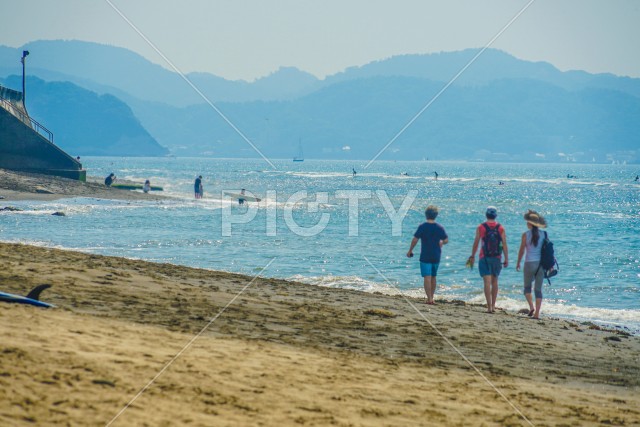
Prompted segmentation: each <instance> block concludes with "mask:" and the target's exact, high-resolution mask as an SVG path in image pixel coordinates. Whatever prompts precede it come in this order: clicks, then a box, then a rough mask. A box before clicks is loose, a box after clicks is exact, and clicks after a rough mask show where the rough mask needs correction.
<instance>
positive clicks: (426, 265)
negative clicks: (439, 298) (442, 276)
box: [420, 261, 440, 277]
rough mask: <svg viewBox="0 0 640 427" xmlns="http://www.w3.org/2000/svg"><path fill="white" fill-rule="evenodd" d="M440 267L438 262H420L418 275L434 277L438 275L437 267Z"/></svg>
mask: <svg viewBox="0 0 640 427" xmlns="http://www.w3.org/2000/svg"><path fill="white" fill-rule="evenodd" d="M439 265H440V263H439V262H434V263H432V262H422V261H420V273H421V274H422V277H425V276H432V277H436V276H437V275H438V266H439Z"/></svg>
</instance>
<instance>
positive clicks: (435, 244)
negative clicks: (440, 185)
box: [407, 205, 449, 305]
mask: <svg viewBox="0 0 640 427" xmlns="http://www.w3.org/2000/svg"><path fill="white" fill-rule="evenodd" d="M424 214H425V216H426V217H427V222H425V223H422V224H420V226H419V227H418V230H416V232H415V234H414V235H413V240H412V241H411V246H410V247H409V252H407V257H409V258H411V257H413V248H415V246H416V244H417V243H418V240H420V241H421V242H422V244H421V250H420V273H421V275H422V277H423V280H424V292H425V293H426V294H427V301H426V303H427V304H430V305H433V304H435V302H434V300H433V295H434V294H435V292H436V276H437V275H438V267H439V265H440V257H441V255H442V246H444V245H446V244H447V243H449V236H447V232H446V231H445V230H444V227H442V226H441V225H440V224H436V217H437V216H438V207H437V206H434V205H429V206H427V210H426V211H425V212H424Z"/></svg>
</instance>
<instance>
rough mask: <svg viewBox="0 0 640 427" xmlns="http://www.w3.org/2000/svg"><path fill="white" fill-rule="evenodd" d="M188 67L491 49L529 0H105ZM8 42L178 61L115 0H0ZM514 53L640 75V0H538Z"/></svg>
mask: <svg viewBox="0 0 640 427" xmlns="http://www.w3.org/2000/svg"><path fill="white" fill-rule="evenodd" d="M109 1H111V2H112V3H113V4H114V5H115V6H116V7H117V8H118V9H120V10H121V11H122V13H123V14H124V15H125V16H126V17H127V18H128V19H129V20H130V21H131V22H132V23H133V24H135V25H136V26H137V27H138V28H139V30H140V31H141V32H142V33H143V34H144V35H145V36H146V37H147V38H148V39H149V40H151V41H152V42H153V43H154V44H155V45H156V46H157V47H158V49H159V50H160V51H162V53H163V54H164V55H165V56H166V57H167V58H169V59H170V60H171V61H172V62H173V63H174V64H175V65H176V66H177V67H178V68H179V69H181V70H182V71H184V72H192V71H206V72H210V73H213V74H216V75H219V76H222V77H225V78H228V79H244V80H253V79H255V78H257V77H261V76H264V75H267V74H269V73H270V72H272V71H275V70H277V69H278V68H279V67H280V66H295V67H298V68H299V69H301V70H304V71H307V72H310V73H312V74H314V75H316V76H318V77H324V76H326V75H328V74H333V73H336V72H338V71H341V70H343V69H345V68H346V67H349V66H353V65H362V64H365V63H367V62H370V61H373V60H377V59H384V58H388V57H390V56H393V55H398V54H406V53H430V52H440V51H451V50H461V49H465V48H469V47H483V46H485V45H486V44H487V43H488V42H489V40H491V39H492V38H493V37H494V36H495V35H496V34H497V33H498V31H500V29H502V27H503V26H504V25H505V24H506V23H507V22H509V21H510V20H511V18H513V17H514V16H515V15H516V14H517V13H518V12H519V11H520V10H521V9H522V8H523V7H524V6H525V5H526V4H527V3H528V0H486V1H485V0H483V1H479V0H469V1H456V0H441V1H430V0H393V1H392V0H385V1H380V0H339V1H337V0H336V1H334V0H316V1H307V0H278V1H276V0H186V1H184V0H183V1H178V0H174V1H169V0H128V1H125V0H109ZM0 16H2V17H3V19H2V24H1V25H0V44H3V45H6V46H12V47H19V46H22V45H23V44H24V43H27V42H30V41H34V40H40V39H76V40H85V41H93V42H99V43H104V44H110V45H115V46H120V47H125V48H127V49H131V50H133V51H135V52H137V53H139V54H141V55H143V56H145V57H147V58H148V59H149V60H151V61H153V62H156V63H158V64H161V65H163V66H165V67H167V68H170V67H169V66H168V65H167V64H166V63H165V62H164V61H163V59H162V58H161V57H160V56H159V55H158V54H156V53H155V52H154V51H153V49H152V48H151V47H149V45H148V44H147V43H146V42H145V41H144V40H143V39H142V37H140V36H139V35H138V34H137V33H136V32H135V31H134V30H133V29H132V28H131V27H130V26H129V24H127V23H126V22H125V20H124V19H123V18H122V17H121V16H119V15H118V14H117V13H116V12H115V11H114V9H113V8H112V7H111V6H110V5H109V2H108V1H107V0H55V1H54V0H0ZM492 47H495V48H498V49H502V50H504V51H506V52H508V53H510V54H512V55H514V56H516V57H518V58H521V59H527V60H532V61H547V62H550V63H552V64H553V65H555V66H556V67H558V68H559V69H561V70H569V69H582V70H586V71H589V72H611V73H614V74H618V75H627V76H632V77H640V54H639V52H640V0H536V1H534V2H533V4H532V5H531V6H530V7H529V8H528V9H527V10H526V11H525V12H524V14H522V16H521V17H520V18H519V19H517V20H516V21H515V22H514V23H513V24H512V25H511V26H510V27H509V28H508V29H507V30H506V31H505V32H504V33H503V34H502V36H501V37H500V38H499V39H498V40H497V41H496V42H495V43H494V44H493V45H492Z"/></svg>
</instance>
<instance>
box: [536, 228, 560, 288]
mask: <svg viewBox="0 0 640 427" xmlns="http://www.w3.org/2000/svg"><path fill="white" fill-rule="evenodd" d="M541 268H542V271H543V272H544V278H545V279H547V282H549V284H551V280H549V279H550V278H551V277H553V276H555V275H556V274H558V271H559V270H560V266H559V265H558V261H556V255H555V251H554V249H553V242H552V241H551V240H549V235H548V234H547V232H546V231H544V239H543V240H542V249H541V250H540V265H539V266H538V269H537V270H536V274H538V271H539V270H540V269H541Z"/></svg>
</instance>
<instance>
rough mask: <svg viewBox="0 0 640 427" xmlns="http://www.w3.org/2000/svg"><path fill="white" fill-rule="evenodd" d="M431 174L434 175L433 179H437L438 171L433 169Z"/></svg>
mask: <svg viewBox="0 0 640 427" xmlns="http://www.w3.org/2000/svg"><path fill="white" fill-rule="evenodd" d="M433 176H434V178H435V180H436V181H437V180H438V172H436V171H434V172H433Z"/></svg>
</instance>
